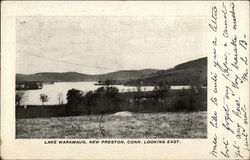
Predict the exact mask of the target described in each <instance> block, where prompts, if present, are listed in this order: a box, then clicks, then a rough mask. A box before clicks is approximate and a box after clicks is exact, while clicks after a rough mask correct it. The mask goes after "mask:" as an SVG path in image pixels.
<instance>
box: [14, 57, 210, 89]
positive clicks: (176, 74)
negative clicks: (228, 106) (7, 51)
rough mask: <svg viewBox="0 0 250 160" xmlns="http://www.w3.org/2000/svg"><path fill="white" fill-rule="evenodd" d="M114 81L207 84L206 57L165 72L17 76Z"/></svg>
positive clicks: (21, 76) (21, 77)
mask: <svg viewBox="0 0 250 160" xmlns="http://www.w3.org/2000/svg"><path fill="white" fill-rule="evenodd" d="M106 79H110V80H116V82H117V83H119V84H125V85H137V84H138V82H143V83H144V85H157V83H159V82H165V83H166V84H171V85H190V84H202V85H206V84H207V57H204V58H200V59H197V60H193V61H189V62H185V63H182V64H179V65H176V66H175V67H174V68H171V69H167V70H156V69H144V70H122V71H117V72H111V73H107V74H100V75H88V74H82V73H77V72H66V73H52V72H43V73H36V74H30V75H25V74H17V75H16V80H17V81H47V82H51V81H53V82H80V81H98V80H106Z"/></svg>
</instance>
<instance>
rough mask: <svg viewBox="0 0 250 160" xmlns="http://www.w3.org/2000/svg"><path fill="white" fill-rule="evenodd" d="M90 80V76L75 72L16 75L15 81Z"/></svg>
mask: <svg viewBox="0 0 250 160" xmlns="http://www.w3.org/2000/svg"><path fill="white" fill-rule="evenodd" d="M89 78H91V76H90V75H87V74H81V73H77V72H66V73H52V72H42V73H35V74H29V75H26V74H17V75H16V81H47V82H76V81H85V80H87V79H89Z"/></svg>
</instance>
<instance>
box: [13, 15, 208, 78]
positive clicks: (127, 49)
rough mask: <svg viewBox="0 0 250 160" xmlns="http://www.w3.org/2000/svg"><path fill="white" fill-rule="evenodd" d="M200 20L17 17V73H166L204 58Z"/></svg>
mask: <svg viewBox="0 0 250 160" xmlns="http://www.w3.org/2000/svg"><path fill="white" fill-rule="evenodd" d="M205 22H206V21H205V19H204V18H202V17H160V16H159V17H148V16H146V17H135V16H131V17H120V16H119V17H118V16H117V17H115V16H113V17H109V16H108V17H107V16H99V17H98V16H97V17H94V16H86V17H40V16H39V17H38V16H37V17H35V16H34V17H18V18H17V22H16V56H17V63H16V72H17V73H22V74H33V73H38V72H80V73H85V74H103V73H108V72H113V71H118V70H139V69H149V68H151V69H168V68H171V67H174V66H175V65H177V64H180V63H183V62H186V61H190V60H194V59H198V58H201V57H205V56H206V50H205V49H206V46H205V45H206V27H205V25H206V24H205Z"/></svg>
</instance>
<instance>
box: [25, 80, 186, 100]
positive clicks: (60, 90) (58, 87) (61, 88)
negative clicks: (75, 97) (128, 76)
mask: <svg viewBox="0 0 250 160" xmlns="http://www.w3.org/2000/svg"><path fill="white" fill-rule="evenodd" d="M95 83H97V82H55V83H54V84H44V85H43V88H42V89H37V90H26V91H24V92H25V98H24V102H23V103H22V104H23V105H41V104H42V102H41V101H40V94H46V95H48V97H49V101H48V102H47V103H45V104H58V103H59V102H58V95H59V94H61V95H62V98H63V103H67V100H66V94H67V92H68V90H70V89H72V88H75V89H78V90H81V91H84V92H87V91H90V90H92V91H94V90H96V89H97V88H99V87H101V86H99V85H94V84H95ZM112 86H114V87H117V88H118V89H119V92H134V91H136V90H137V89H136V87H134V86H122V85H112ZM182 88H184V89H188V88H190V87H189V86H171V89H182ZM153 89H154V87H153V86H142V87H141V91H152V90H153Z"/></svg>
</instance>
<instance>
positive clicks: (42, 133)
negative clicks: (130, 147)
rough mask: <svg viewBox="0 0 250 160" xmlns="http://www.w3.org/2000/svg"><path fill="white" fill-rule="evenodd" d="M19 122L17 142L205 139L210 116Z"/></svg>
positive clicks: (141, 115)
mask: <svg viewBox="0 0 250 160" xmlns="http://www.w3.org/2000/svg"><path fill="white" fill-rule="evenodd" d="M99 118H100V115H92V116H74V117H53V118H36V119H17V121H16V138H206V136H207V112H205V111H203V112H186V113H185V112H167V113H129V114H124V115H123V114H120V115H117V114H107V115H104V117H103V122H102V123H101V126H102V127H103V129H104V133H105V135H104V136H103V135H102V134H101V132H100V127H99Z"/></svg>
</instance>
